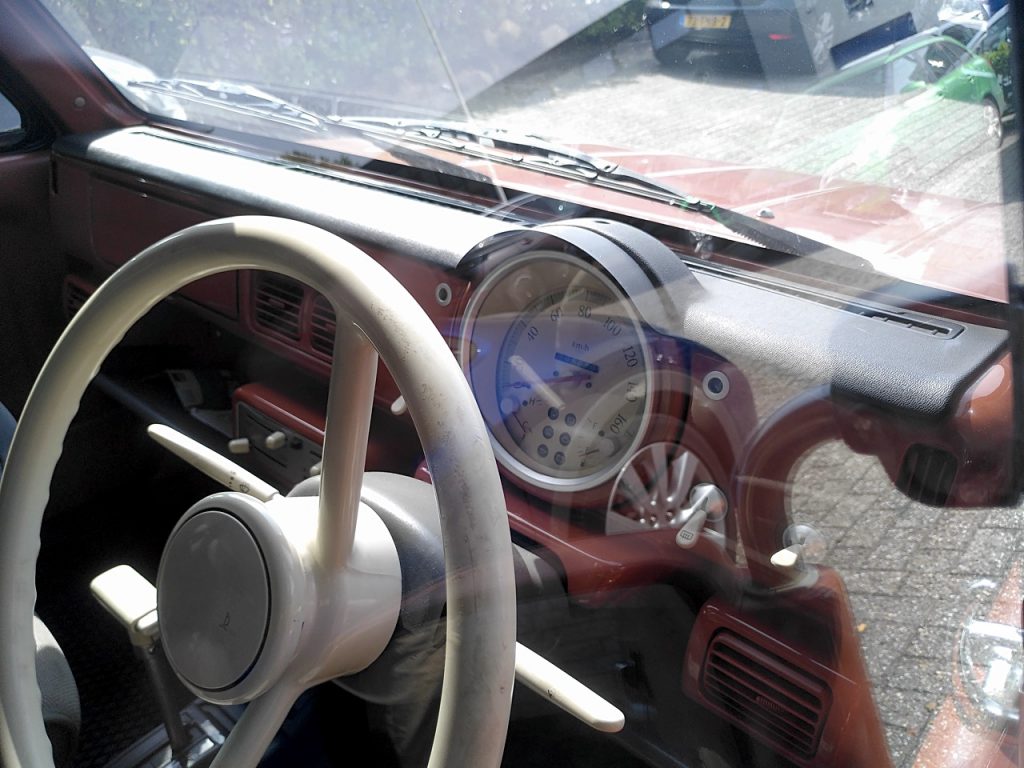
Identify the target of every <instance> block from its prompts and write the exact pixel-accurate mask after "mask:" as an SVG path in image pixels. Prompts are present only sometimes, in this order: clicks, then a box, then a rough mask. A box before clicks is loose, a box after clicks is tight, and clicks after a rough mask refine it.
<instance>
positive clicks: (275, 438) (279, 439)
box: [263, 430, 288, 451]
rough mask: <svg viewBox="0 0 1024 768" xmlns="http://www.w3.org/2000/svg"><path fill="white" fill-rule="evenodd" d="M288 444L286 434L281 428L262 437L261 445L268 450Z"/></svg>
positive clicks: (277, 448)
mask: <svg viewBox="0 0 1024 768" xmlns="http://www.w3.org/2000/svg"><path fill="white" fill-rule="evenodd" d="M287 444H288V435H286V434H285V433H284V432H282V431H281V430H277V431H275V432H271V433H270V434H269V435H267V436H266V437H265V438H263V445H264V447H265V448H266V449H267V450H268V451H277V450H280V449H281V448H284V447H285V445H287Z"/></svg>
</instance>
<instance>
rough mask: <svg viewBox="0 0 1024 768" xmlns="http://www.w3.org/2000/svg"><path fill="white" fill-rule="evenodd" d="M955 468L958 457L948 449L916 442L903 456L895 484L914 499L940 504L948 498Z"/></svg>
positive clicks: (954, 475)
mask: <svg viewBox="0 0 1024 768" xmlns="http://www.w3.org/2000/svg"><path fill="white" fill-rule="evenodd" d="M956 470H957V464H956V457H955V456H953V454H951V453H949V451H944V450H942V449H941V448H935V447H934V446H931V445H922V444H921V443H915V444H914V445H912V446H910V447H909V448H908V449H907V452H906V453H905V454H904V456H903V463H902V464H901V465H900V472H899V476H898V477H897V478H896V487H898V488H899V489H900V490H901V491H903V492H904V493H905V494H907V496H909V497H910V498H911V499H913V500H914V501H920V502H921V503H922V504H931V505H933V506H939V507H941V506H943V505H944V504H945V503H946V501H947V500H948V499H949V492H950V490H951V489H952V487H953V480H954V479H955V478H956Z"/></svg>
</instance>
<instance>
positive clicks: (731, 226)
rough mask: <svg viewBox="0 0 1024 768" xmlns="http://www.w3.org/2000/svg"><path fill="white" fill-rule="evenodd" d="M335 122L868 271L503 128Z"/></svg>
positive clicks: (823, 248) (799, 238)
mask: <svg viewBox="0 0 1024 768" xmlns="http://www.w3.org/2000/svg"><path fill="white" fill-rule="evenodd" d="M338 122H339V123H341V124H343V125H346V126H348V127H350V128H356V129H358V130H362V131H364V132H366V133H370V134H377V135H384V136H388V137H390V138H396V139H401V140H406V141H411V142H415V143H419V144H425V145H427V146H432V147H439V148H442V149H448V150H451V151H455V152H461V153H464V154H469V155H472V156H475V157H479V158H481V159H485V160H489V161H491V162H497V163H501V164H504V165H514V166H520V167H526V168H534V169H536V170H538V171H540V172H542V173H549V174H553V175H557V176H563V177H569V178H576V179H579V178H582V179H584V180H586V181H589V182H590V183H592V184H595V185H597V186H601V187H605V188H607V189H613V190H615V191H619V192H629V193H631V194H635V195H639V196H642V197H645V198H647V199H650V200H655V201H658V202H661V203H664V204H666V205H671V206H674V207H676V208H681V209H683V210H685V211H689V212H691V213H696V214H699V215H701V216H705V217H706V218H709V219H711V220H712V221H715V222H717V223H718V224H720V225H721V226H723V227H725V228H726V229H728V230H730V231H731V232H734V233H736V234H738V235H741V236H742V237H745V238H747V239H748V240H751V241H753V242H755V243H758V244H759V245H762V246H764V247H765V248H769V249H771V250H774V251H781V252H782V253H786V254H789V255H791V256H798V257H809V258H816V259H819V260H826V261H834V262H836V263H838V264H841V265H842V266H845V267H849V268H863V269H870V268H871V267H870V264H869V263H868V262H867V261H865V260H864V259H862V258H861V257H859V256H855V255H853V254H851V253H847V252H845V251H841V250H840V249H838V248H834V247H832V246H830V245H826V244H825V243H822V242H819V241H818V240H814V239H813V238H809V237H805V236H803V235H799V234H797V233H795V232H790V231H789V230H787V229H783V228H782V227H779V226H776V225H774V224H769V223H768V222H766V221H763V220H761V219H757V218H754V217H753V216H748V215H746V214H743V213H739V212H738V211H734V210H731V209H729V208H724V207H722V206H720V205H716V204H715V203H711V202H708V201H706V200H702V199H700V198H698V197H695V196H693V195H687V194H685V193H684V192H681V191H679V190H677V189H675V188H674V187H672V186H671V185H668V184H664V183H662V182H660V181H657V180H655V179H651V178H649V177H647V176H644V175H643V174H642V173H638V172H636V171H633V170H630V169H629V168H623V167H622V166H621V165H618V164H617V163H611V162H607V161H605V160H602V159H600V158H598V157H594V156H592V155H589V154H587V153H585V152H579V151H577V150H574V149H570V148H568V147H561V146H559V145H557V144H554V143H551V142H548V141H545V140H544V139H540V138H537V137H534V136H516V135H514V134H511V133H508V132H506V131H503V130H493V129H486V130H478V129H476V128H471V127H469V126H467V125H463V124H461V123H454V122H445V121H427V120H407V119H392V118H376V117H349V118H339V119H338Z"/></svg>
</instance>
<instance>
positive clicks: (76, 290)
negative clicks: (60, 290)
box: [64, 278, 94, 320]
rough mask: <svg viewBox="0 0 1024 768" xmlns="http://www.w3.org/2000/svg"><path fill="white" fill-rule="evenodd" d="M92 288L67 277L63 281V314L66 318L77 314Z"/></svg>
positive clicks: (90, 293)
mask: <svg viewBox="0 0 1024 768" xmlns="http://www.w3.org/2000/svg"><path fill="white" fill-rule="evenodd" d="M93 290H94V289H93V288H92V287H91V286H86V285H85V283H83V282H81V281H79V280H77V279H74V278H69V279H67V280H65V281H64V315H65V317H67V319H68V320H70V319H71V318H73V317H74V316H75V315H77V314H78V310H80V309H81V308H82V305H83V304H85V302H86V301H88V300H89V297H90V296H91V295H92V292H93Z"/></svg>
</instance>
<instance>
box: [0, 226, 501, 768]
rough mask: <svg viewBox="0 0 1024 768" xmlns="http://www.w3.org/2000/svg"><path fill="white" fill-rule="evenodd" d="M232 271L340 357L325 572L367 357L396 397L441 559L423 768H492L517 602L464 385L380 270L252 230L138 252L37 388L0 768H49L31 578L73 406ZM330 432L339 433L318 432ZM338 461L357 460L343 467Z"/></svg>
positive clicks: (0, 674) (27, 440) (215, 230)
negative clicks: (182, 301) (302, 300)
mask: <svg viewBox="0 0 1024 768" xmlns="http://www.w3.org/2000/svg"><path fill="white" fill-rule="evenodd" d="M239 269H254V270H270V271H274V272H279V273H282V274H285V275H288V276H290V277H293V278H295V279H298V280H300V281H302V282H305V283H307V284H309V285H311V286H312V287H313V288H315V289H316V290H318V291H320V292H321V293H322V294H323V295H324V296H325V297H327V298H328V300H330V301H331V303H332V305H334V309H335V313H336V315H337V318H338V320H337V329H338V330H337V341H336V346H335V355H336V356H335V360H339V359H340V358H339V357H338V354H339V351H340V352H342V353H345V354H348V353H352V354H353V355H354V356H355V358H356V365H355V369H356V370H355V371H354V375H353V372H352V371H349V370H347V369H346V368H345V366H342V365H338V364H335V365H334V366H333V369H332V374H331V395H330V399H329V404H328V419H327V429H326V435H325V445H324V458H325V461H324V465H323V466H324V470H323V476H322V483H323V491H322V494H321V501H320V510H321V513H320V515H319V523H318V527H317V533H318V539H317V541H318V544H317V548H318V550H319V557H320V559H321V560H322V561H323V565H324V567H325V568H330V567H334V566H337V565H338V563H339V561H343V560H344V558H345V557H346V547H348V546H350V545H351V541H352V535H353V532H354V530H355V514H356V512H355V510H356V509H357V508H358V497H359V488H360V485H361V478H362V464H363V461H364V458H365V441H366V434H367V431H368V428H369V415H370V414H369V409H370V408H371V407H372V392H373V382H374V376H375V373H376V359H377V353H379V354H380V356H381V358H382V359H383V360H384V362H385V363H386V364H387V366H388V368H389V370H390V372H391V374H392V376H393V377H394V379H395V381H396V383H397V384H398V386H399V388H400V390H401V391H402V393H403V395H404V397H405V399H406V403H407V405H408V409H409V413H410V415H411V417H412V419H413V422H414V424H415V427H416V430H417V433H418V435H419V437H420V441H421V443H422V444H423V448H424V452H425V454H426V457H427V462H428V466H429V468H430V470H431V474H432V478H433V481H434V488H435V493H436V494H437V498H438V504H439V507H440V510H441V515H440V516H441V526H442V535H443V541H444V550H445V564H446V592H447V601H448V610H447V621H448V629H447V638H448V643H447V648H446V652H445V670H444V680H443V687H442V694H441V709H440V714H439V718H438V725H437V730H436V732H435V737H434V744H433V748H432V751H431V758H430V765H431V766H441V765H466V766H474V767H475V766H487V765H498V764H499V763H500V760H501V754H502V749H503V746H504V741H505V735H506V732H507V727H508V717H509V711H510V708H511V698H512V687H513V682H514V674H515V672H514V665H515V589H514V577H513V569H512V552H511V540H510V536H509V533H508V523H507V518H506V511H505V503H504V497H503V494H502V491H501V484H500V481H499V477H498V473H497V468H496V465H495V463H494V458H493V454H492V453H491V450H490V442H489V439H488V437H487V433H486V428H485V427H484V424H483V421H482V418H481V416H480V414H479V411H478V410H477V408H476V405H475V402H474V400H473V397H472V394H471V392H470V390H469V387H468V384H467V383H466V380H465V378H464V377H463V375H462V372H461V370H460V369H459V366H458V364H457V363H456V361H455V359H454V356H453V355H452V354H451V351H450V349H449V348H448V346H447V344H446V343H445V342H444V340H443V339H442V338H441V336H440V334H439V333H438V332H437V330H436V329H435V328H434V326H433V324H432V322H431V321H430V319H429V318H428V317H427V315H426V314H425V313H424V312H423V310H422V308H421V307H420V306H419V305H418V304H417V303H416V301H415V300H414V299H413V298H412V297H411V296H410V295H409V294H408V293H407V292H406V291H405V289H404V288H402V286H401V285H400V284H399V283H398V281H397V280H395V278H394V277H392V276H391V275H390V274H389V273H388V272H387V271H386V270H384V268H383V267H381V266H380V265H379V264H377V263H376V262H375V261H373V260H372V259H371V258H370V257H369V256H367V255H366V254H364V253H363V252H362V251H360V250H359V249H357V248H356V247H355V246H353V245H351V244H349V243H347V242H345V241H344V240H342V239H341V238H339V237H337V236H335V235H332V234H330V233H328V232H326V231H324V230H322V229H319V228H317V227H313V226H311V225H308V224H303V223H300V222H296V221H290V220H285V219H276V218H273V217H263V216H244V217H237V218H233V219H223V220H220V221H215V222H210V223H206V224H200V225H197V226H195V227H191V228H189V229H187V230H184V231H182V232H180V233H178V234H176V235H172V236H170V237H168V238H166V239H164V240H162V241H160V242H159V243H157V244H156V245H153V246H151V247H150V248H148V249H146V250H145V251H143V252H142V253H140V254H139V255H138V256H136V257H135V258H134V259H132V260H131V261H129V262H128V263H127V264H125V265H124V266H123V267H122V268H121V269H120V270H118V272H116V273H115V274H114V275H113V276H112V277H111V278H110V279H109V280H108V281H107V282H106V283H104V284H103V285H102V286H101V287H100V288H99V289H98V290H97V291H96V293H95V294H94V295H93V297H92V298H91V299H90V300H89V301H88V302H87V303H86V304H85V305H84V306H83V307H82V309H81V310H80V311H79V312H78V314H77V315H76V317H75V318H74V320H73V321H72V322H71V323H70V324H69V326H68V327H67V329H66V330H65V332H64V334H63V335H62V336H61V338H60V340H59V341H58V343H57V344H56V346H55V347H54V349H53V350H52V352H51V354H50V356H49V358H48V359H47V361H46V363H45V365H44V366H43V369H42V371H41V372H40V374H39V378H38V379H37V381H36V383H35V385H34V387H33V389H32V392H31V394H30V396H29V399H28V401H27V403H26V406H25V409H24V411H23V413H22V417H21V421H20V423H19V425H18V428H17V431H16V433H15V438H14V441H13V443H12V446H11V452H10V455H9V458H8V463H7V467H6V469H5V472H4V475H3V480H2V482H0V638H3V642H0V763H2V764H3V765H7V766H10V767H11V768H14V766H33V767H36V766H44V767H46V768H49V766H52V765H53V762H52V757H51V754H50V746H49V742H48V740H47V737H46V733H45V730H44V728H43V721H42V716H41V697H40V692H39V688H38V684H37V681H36V677H35V663H34V641H33V636H32V614H33V609H34V603H35V567H36V561H37V558H38V553H39V546H40V529H41V525H42V519H43V512H44V509H45V507H46V502H47V499H48V497H49V484H50V481H51V478H52V476H53V471H54V468H55V466H56V464H57V461H58V459H59V457H60V453H61V450H62V443H63V438H64V435H65V434H66V432H67V429H68V426H69V425H70V423H71V420H72V418H73V417H74V415H75V413H76V412H77V410H78V407H79V402H80V400H81V397H82V394H83V393H84V391H85V388H86V386H87V385H88V383H89V382H90V381H91V380H92V378H93V377H94V376H95V375H96V373H97V371H98V370H99V368H100V365H101V364H102V362H103V360H104V359H105V358H106V356H107V354H108V353H109V352H110V351H111V350H112V349H113V347H114V346H115V345H116V344H117V343H118V342H119V341H120V340H121V338H122V337H123V336H124V334H125V333H126V332H127V331H128V329H129V328H130V327H131V326H132V325H133V324H134V323H135V322H136V320H138V319H139V318H140V317H142V316H143V315H144V314H145V313H146V312H147V311H148V310H149V309H150V308H151V307H152V306H153V305H155V304H156V303H157V302H159V301H160V300H162V299H163V298H165V297H166V296H168V295H170V294H171V293H173V292H174V291H176V290H178V289H179V288H181V287H182V286H184V285H186V284H188V283H190V282H192V281H194V280H197V279H200V278H202V277H206V276H209V275H213V274H216V273H219V272H225V271H233V270H239ZM367 340H368V341H369V344H367V343H366V342H367ZM371 344H372V348H371V346H370V345H371ZM374 349H375V350H376V352H374ZM346 360H347V358H346ZM353 398H355V400H354V401H355V402H356V403H358V407H357V412H356V413H355V414H354V415H353V414H352V413H351V412H350V411H351V408H350V403H351V402H353ZM332 423H333V424H340V425H341V428H340V429H339V430H335V431H334V432H333V433H332V430H331V426H332ZM338 432H340V433H341V434H340V436H338V437H337V438H336V439H335V438H334V437H332V434H337V433H338ZM360 442H361V447H362V452H360V451H359V447H360ZM346 447H348V448H349V449H353V448H354V450H355V454H356V455H355V456H354V457H353V456H351V455H349V456H348V457H347V459H345V460H341V457H342V454H343V452H344V449H345V448H346ZM335 467H338V468H335ZM339 508H340V509H342V512H340V513H335V512H334V511H333V510H336V509H339ZM328 510H332V511H331V512H330V514H328V512H327V511H328ZM346 515H348V516H347V517H346ZM325 544H326V546H325ZM306 684H308V681H307V683H306ZM304 687H305V684H301V683H297V682H296V681H293V680H282V681H281V683H280V685H276V686H275V687H274V688H272V689H271V690H270V691H268V692H266V693H264V694H263V695H262V696H260V697H259V698H257V699H255V700H254V701H253V702H252V703H251V704H250V706H249V707H248V708H247V711H246V714H245V715H244V716H243V720H242V722H240V723H239V726H238V727H237V728H236V729H235V731H233V732H232V736H231V737H229V740H228V742H227V743H226V744H225V746H224V748H223V750H222V753H221V756H225V755H226V753H230V754H231V755H232V758H231V764H232V765H241V764H245V763H247V762H251V763H254V762H255V760H258V758H259V757H260V756H261V755H262V752H263V749H264V748H265V746H266V743H265V742H269V740H270V738H271V737H272V736H273V733H274V732H276V730H277V726H278V725H280V722H281V721H282V720H283V718H284V716H285V715H286V714H287V712H288V709H289V708H290V704H291V702H292V701H293V700H294V698H295V697H296V696H297V695H298V693H300V692H301V690H302V689H303V688H304ZM247 719H248V722H246V720H247ZM268 729H269V730H270V733H269V735H266V731H267V730H268ZM237 733H240V734H243V735H241V736H238V737H237V738H236V734H237ZM253 734H257V735H255V736H253ZM260 734H263V735H265V736H266V738H265V742H264V743H262V744H261V743H260V742H261V740H262V739H263V736H261V735H260ZM233 740H234V741H235V742H240V743H235V744H234V745H233V744H232V741H233ZM221 756H218V762H223V761H222V760H220V757H221ZM225 759H227V758H226V757H225Z"/></svg>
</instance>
